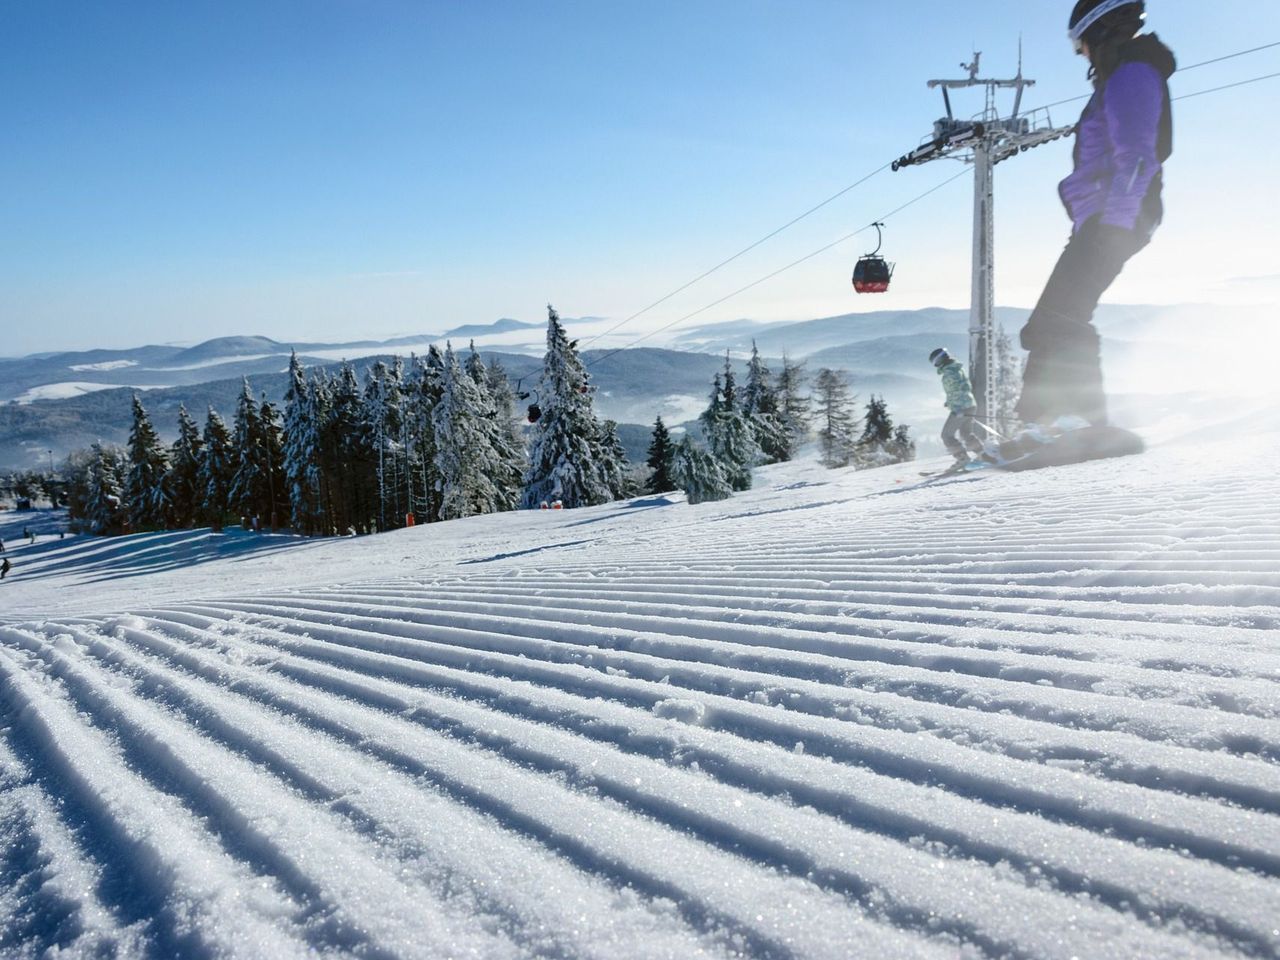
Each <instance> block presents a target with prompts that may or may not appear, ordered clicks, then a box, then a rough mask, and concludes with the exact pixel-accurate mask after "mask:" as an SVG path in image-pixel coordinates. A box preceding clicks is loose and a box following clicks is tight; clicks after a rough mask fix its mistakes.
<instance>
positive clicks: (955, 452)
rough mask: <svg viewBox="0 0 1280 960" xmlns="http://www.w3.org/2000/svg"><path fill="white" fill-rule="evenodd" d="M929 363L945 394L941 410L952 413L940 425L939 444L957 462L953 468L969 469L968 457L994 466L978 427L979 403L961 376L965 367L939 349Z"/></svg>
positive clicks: (967, 381) (970, 386) (971, 387)
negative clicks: (934, 368) (945, 397)
mask: <svg viewBox="0 0 1280 960" xmlns="http://www.w3.org/2000/svg"><path fill="white" fill-rule="evenodd" d="M929 362H930V363H932V364H933V365H934V366H935V367H936V368H937V369H938V376H940V377H941V378H942V389H943V390H945V391H946V392H947V399H946V400H945V401H944V402H943V406H945V407H946V408H947V409H948V410H950V411H951V415H950V416H949V417H947V422H946V423H944V424H943V425H942V443H943V446H945V447H946V448H947V452H948V453H949V454H951V455H952V456H953V457H955V458H956V463H955V468H956V469H959V468H961V467H965V466H968V464H970V463H971V462H972V460H971V458H970V457H969V453H973V454H974V455H975V456H976V457H977V458H979V459H981V460H984V461H987V462H993V461H992V458H991V457H989V456H987V455H986V454H985V451H984V445H983V437H982V434H983V433H985V430H984V429H983V427H982V426H981V425H980V424H979V423H978V401H977V399H975V397H974V395H973V386H972V385H971V384H970V383H969V375H968V374H966V373H965V372H964V367H962V366H961V365H960V364H959V363H957V362H956V361H955V359H954V358H953V357H952V356H951V354H949V353H947V351H946V350H945V349H943V348H942V347H939V348H938V349H937V350H935V351H933V353H931V354H929Z"/></svg>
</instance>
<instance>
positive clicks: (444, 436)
mask: <svg viewBox="0 0 1280 960" xmlns="http://www.w3.org/2000/svg"><path fill="white" fill-rule="evenodd" d="M443 374H444V376H443V381H442V390H441V394H440V402H439V403H437V404H436V406H435V409H434V410H433V411H432V414H431V421H432V426H433V427H434V428H435V437H436V472H437V474H438V476H439V481H438V482H439V484H440V519H442V520H456V519H458V518H459V517H470V516H474V515H476V514H482V513H494V512H495V511H496V510H497V509H498V488H497V486H496V485H495V484H494V482H493V480H492V479H491V477H492V474H493V473H494V471H495V470H496V469H498V455H497V452H496V451H495V450H494V449H493V446H492V445H491V444H490V442H489V434H490V428H491V426H492V423H491V421H490V422H486V421H485V420H484V417H483V408H482V401H481V396H480V388H479V386H478V385H477V384H476V382H475V381H474V380H473V379H472V378H471V376H470V375H469V374H468V373H467V372H466V371H465V370H463V369H462V367H461V365H459V363H458V358H457V357H456V356H455V355H454V353H453V347H452V346H451V345H448V344H446V346H445V351H444V368H443Z"/></svg>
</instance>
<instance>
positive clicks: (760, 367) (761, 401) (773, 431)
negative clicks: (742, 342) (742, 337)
mask: <svg viewBox="0 0 1280 960" xmlns="http://www.w3.org/2000/svg"><path fill="white" fill-rule="evenodd" d="M742 414H743V416H745V417H746V418H747V422H748V423H749V424H750V425H751V430H752V434H753V436H754V437H755V441H756V446H758V447H759V448H760V452H761V455H762V458H763V462H765V463H781V462H783V461H786V460H790V459H791V451H790V449H789V445H788V442H787V439H788V438H787V433H786V430H785V429H784V427H783V423H782V419H781V417H780V416H779V410H778V394H777V391H776V390H775V389H774V386H773V379H772V377H771V376H770V375H769V368H768V366H767V365H766V364H765V362H764V361H763V360H761V359H760V351H759V350H758V349H757V348H756V342H755V341H754V340H752V341H751V359H750V360H749V361H748V362H747V383H746V386H745V387H744V388H743V390H742Z"/></svg>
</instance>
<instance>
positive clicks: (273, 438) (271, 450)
mask: <svg viewBox="0 0 1280 960" xmlns="http://www.w3.org/2000/svg"><path fill="white" fill-rule="evenodd" d="M258 422H259V424H260V425H261V427H262V467H263V472H264V473H265V474H266V477H267V498H266V500H264V501H263V508H262V522H263V523H264V524H270V526H271V529H272V531H273V532H274V531H275V530H276V529H277V528H278V527H279V526H280V519H281V518H282V517H284V516H287V515H288V514H287V512H286V510H285V509H282V507H287V505H288V497H286V496H285V480H284V427H283V425H282V424H281V422H280V411H278V410H277V409H276V405H275V404H274V403H272V402H271V401H270V400H268V399H267V398H266V397H265V396H263V398H262V406H260V407H259V408H258Z"/></svg>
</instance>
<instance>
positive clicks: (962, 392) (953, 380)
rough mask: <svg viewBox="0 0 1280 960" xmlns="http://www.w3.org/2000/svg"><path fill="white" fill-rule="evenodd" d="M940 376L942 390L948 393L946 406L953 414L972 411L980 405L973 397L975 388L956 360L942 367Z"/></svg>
mask: <svg viewBox="0 0 1280 960" xmlns="http://www.w3.org/2000/svg"><path fill="white" fill-rule="evenodd" d="M938 376H940V377H941V378H942V389H944V390H946V391H947V400H946V404H945V406H946V407H947V409H948V410H950V411H951V412H952V413H959V412H960V411H961V410H971V409H973V408H974V407H976V406H977V405H978V401H977V399H975V398H974V396H973V386H972V385H971V384H970V383H969V376H968V374H966V373H965V372H964V367H962V366H961V365H960V364H959V363H957V362H956V361H955V360H952V361H951V362H950V363H944V364H943V365H942V366H940V367H939V368H938Z"/></svg>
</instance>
